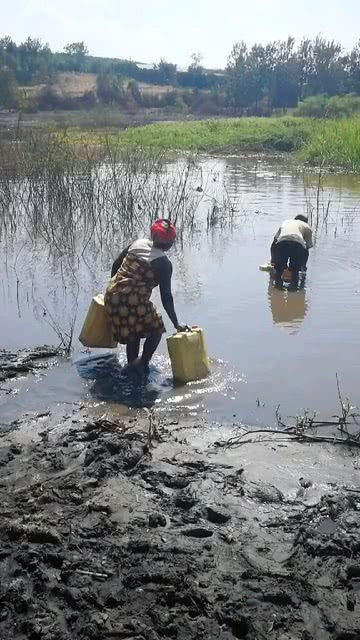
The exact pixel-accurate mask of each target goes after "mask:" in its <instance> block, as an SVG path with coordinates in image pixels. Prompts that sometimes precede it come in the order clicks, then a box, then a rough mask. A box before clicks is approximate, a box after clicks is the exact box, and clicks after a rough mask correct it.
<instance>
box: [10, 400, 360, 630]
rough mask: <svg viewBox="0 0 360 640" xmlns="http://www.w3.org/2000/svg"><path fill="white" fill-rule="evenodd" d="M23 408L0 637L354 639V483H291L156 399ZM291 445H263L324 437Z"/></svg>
mask: <svg viewBox="0 0 360 640" xmlns="http://www.w3.org/2000/svg"><path fill="white" fill-rule="evenodd" d="M27 420H28V418H25V419H24V421H23V422H22V421H21V420H18V421H17V423H16V424H14V425H12V428H11V429H9V430H8V432H7V433H4V434H3V435H2V437H0V492H1V503H0V504H1V506H0V575H1V581H0V638H1V640H5V639H6V640H7V639H10V638H13V639H16V640H23V639H29V640H70V639H71V640H75V639H82V640H97V639H99V640H100V639H104V638H122V639H128V640H130V639H131V640H158V639H159V638H178V639H179V640H185V639H186V640H191V639H194V640H195V638H196V639H202V638H203V639H205V638H206V639H208V638H214V639H215V638H219V639H221V640H231V639H233V638H247V639H248V640H258V639H261V638H271V639H272V638H273V639H279V640H295V639H296V640H311V639H314V640H315V639H316V640H318V639H320V640H330V639H334V640H355V639H358V638H360V607H359V597H360V593H359V586H360V536H359V534H358V531H359V524H360V489H359V490H358V489H357V488H356V486H355V485H354V486H344V485H342V484H341V482H340V481H339V479H338V478H334V482H329V481H327V482H323V483H322V485H321V490H320V491H318V492H317V493H316V494H312V493H311V491H312V484H313V482H314V478H317V477H318V474H319V470H316V469H315V470H314V476H313V477H312V478H304V477H300V478H299V479H298V490H297V491H296V493H292V494H291V495H290V494H289V493H288V492H286V491H284V490H283V489H282V488H281V487H279V483H277V482H276V479H275V478H274V484H272V482H269V480H268V478H267V477H266V475H264V474H262V469H261V466H258V468H257V473H256V476H255V477H256V479H254V474H252V475H250V474H249V473H248V471H247V469H246V468H244V466H243V465H242V454H241V453H240V452H239V453H238V454H237V455H234V456H232V457H230V458H229V459H226V458H225V457H220V455H219V454H218V453H216V452H215V451H213V450H211V449H206V447H205V448H204V449H203V450H200V449H196V448H194V447H193V446H192V445H191V443H189V442H188V440H187V439H186V438H187V433H188V431H187V429H188V428H189V429H194V428H197V429H202V428H204V426H203V425H200V424H198V425H196V424H194V423H188V424H184V423H183V422H182V421H181V420H180V421H179V422H177V421H174V420H172V421H168V422H166V420H163V419H162V420H161V421H160V420H159V419H158V418H157V417H156V415H155V414H153V413H151V412H150V413H149V414H148V415H147V416H144V417H137V418H126V419H124V420H121V421H116V422H114V421H112V420H108V419H106V417H103V418H101V419H92V418H91V417H89V416H88V415H87V414H86V412H85V410H79V408H76V407H73V408H72V409H71V410H69V409H67V411H66V413H65V412H64V415H63V417H62V418H61V419H58V420H57V421H55V422H54V419H53V418H52V417H51V416H50V415H48V416H46V415H43V416H40V417H38V418H36V419H34V420H33V423H32V424H33V427H32V436H31V438H30V439H29V438H22V435H21V434H22V432H23V431H24V428H25V427H26V426H27V422H26V421H27ZM25 431H26V429H25ZM292 446H295V445H291V444H290V445H289V447H288V449H287V450H284V449H281V448H280V447H283V444H282V443H281V441H280V440H279V441H277V440H276V437H275V436H274V440H273V442H272V443H271V444H262V443H259V445H258V447H260V448H261V447H263V449H264V451H265V448H266V447H267V450H266V452H265V453H266V454H267V455H271V453H273V455H274V456H275V455H277V454H279V455H286V456H287V457H288V458H289V457H290V458H291V456H292V455H293V454H294V453H296V456H297V457H299V456H301V451H306V455H308V456H309V455H313V457H314V461H316V459H317V458H318V454H319V451H320V448H323V447H327V446H329V445H319V444H311V445H305V444H304V445H302V444H297V445H296V446H297V449H296V451H295V450H293V449H292V448H291V447H292ZM309 451H310V452H311V454H309ZM282 452H284V454H283V453H282ZM331 455H337V454H336V453H334V454H331ZM342 455H343V456H345V457H346V456H347V455H348V459H347V458H346V464H348V465H349V466H351V465H352V466H353V468H354V473H355V477H357V476H356V473H358V471H357V463H358V456H357V454H356V453H354V451H352V452H349V453H348V454H347V453H346V452H343V453H342ZM293 457H294V456H293ZM254 464H257V458H256V456H254ZM294 464H296V460H295V462H294ZM314 464H315V462H314ZM315 496H316V497H315Z"/></svg>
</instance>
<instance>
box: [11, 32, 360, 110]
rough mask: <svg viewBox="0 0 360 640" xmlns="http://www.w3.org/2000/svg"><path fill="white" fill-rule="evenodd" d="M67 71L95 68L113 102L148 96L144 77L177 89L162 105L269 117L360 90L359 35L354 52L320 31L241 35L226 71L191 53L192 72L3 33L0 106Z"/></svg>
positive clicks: (105, 97)
mask: <svg viewBox="0 0 360 640" xmlns="http://www.w3.org/2000/svg"><path fill="white" fill-rule="evenodd" d="M65 71H79V72H84V73H95V74H96V75H97V77H98V86H97V99H99V100H100V101H103V102H107V103H111V104H113V103H117V104H122V103H124V101H126V100H127V99H128V97H129V95H130V94H131V99H132V100H133V101H135V102H139V103H140V102H141V101H143V102H144V98H143V97H142V96H141V94H140V92H139V91H138V88H137V86H136V83H137V82H146V83H150V84H159V85H171V86H172V87H173V88H174V91H173V92H169V93H168V94H167V97H166V96H163V97H162V101H163V102H164V103H166V101H168V102H169V103H171V101H172V102H173V103H174V102H176V100H178V101H179V100H180V99H181V100H182V101H183V102H184V104H185V106H187V108H195V107H194V105H195V106H196V104H197V105H199V104H200V105H202V106H203V107H204V104H205V106H206V108H207V109H209V110H211V108H212V109H213V110H214V111H216V110H218V111H219V112H221V111H226V110H231V109H232V110H235V111H238V112H243V113H249V114H250V113H254V114H258V115H266V114H268V113H271V112H272V111H273V110H274V109H286V108H290V107H295V106H297V105H298V103H299V101H302V100H304V99H306V98H308V97H309V96H318V95H326V96H337V95H339V96H343V95H346V94H351V93H353V94H355V95H360V41H359V42H358V43H357V44H356V45H355V46H354V47H353V49H352V50H351V51H349V52H346V51H344V49H343V48H342V46H341V45H340V44H339V43H337V42H335V41H334V40H326V39H325V38H323V37H321V36H318V37H316V38H315V39H306V38H305V39H303V40H302V41H301V42H300V43H299V44H296V42H295V39H294V38H291V37H289V38H287V39H286V40H277V41H273V42H269V43H268V44H266V45H262V44H254V45H253V46H250V47H249V46H248V45H247V44H246V43H245V42H244V41H241V42H238V43H236V44H235V45H234V46H233V48H232V51H231V53H230V55H229V58H228V63H227V67H226V69H225V70H224V71H223V72H213V71H207V70H206V69H205V68H204V67H203V65H202V58H201V56H200V55H199V54H193V56H192V62H191V64H190V65H189V67H188V69H187V71H180V70H178V68H177V66H176V65H175V64H172V63H169V62H167V61H166V60H160V62H159V63H157V64H154V65H153V66H152V67H151V68H143V67H142V66H141V65H139V64H137V63H136V62H133V61H130V60H120V59H115V58H114V59H112V58H100V57H96V56H91V55H89V51H88V49H87V47H86V45H85V44H84V42H74V43H70V44H68V45H67V46H66V47H65V48H64V51H63V52H52V51H51V49H50V47H49V46H48V45H47V44H43V43H42V42H41V41H40V40H38V39H36V38H27V40H25V41H24V42H22V43H20V44H16V43H15V42H14V41H13V40H12V39H11V38H10V37H9V36H6V37H3V38H1V39H0V106H5V107H6V106H13V105H12V103H13V102H14V101H16V100H15V98H16V96H17V95H18V94H17V93H16V91H17V87H18V86H28V85H37V84H48V85H50V84H51V82H52V81H53V80H54V78H55V77H56V75H57V74H58V73H59V72H65ZM130 79H131V81H130V85H129V80H130ZM125 80H126V83H125ZM129 92H130V93H129ZM176 92H177V93H176ZM202 94H206V98H205V97H204V95H202ZM154 100H155V98H154ZM145 102H146V100H145ZM158 102H159V100H158ZM160 102H161V101H160ZM144 106H152V105H151V104H149V105H147V104H144ZM154 106H163V105H162V104H159V105H157V104H155V105H154ZM204 108H205V107H204Z"/></svg>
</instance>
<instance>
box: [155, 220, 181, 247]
mask: <svg viewBox="0 0 360 640" xmlns="http://www.w3.org/2000/svg"><path fill="white" fill-rule="evenodd" d="M151 235H152V237H153V238H154V237H156V240H158V242H162V243H163V244H167V243H168V242H173V241H174V240H175V237H176V229H175V225H174V224H173V223H172V222H170V220H156V221H155V222H154V224H153V225H152V227H151Z"/></svg>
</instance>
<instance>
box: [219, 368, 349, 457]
mask: <svg viewBox="0 0 360 640" xmlns="http://www.w3.org/2000/svg"><path fill="white" fill-rule="evenodd" d="M336 388H337V395H338V398H339V403H340V415H338V416H332V417H331V418H332V419H331V420H315V418H316V412H309V411H305V412H304V413H303V414H302V415H297V416H291V417H292V418H293V420H295V424H292V425H289V424H287V423H286V422H285V421H284V420H283V418H282V417H281V415H280V405H278V406H277V407H276V410H275V416H276V421H277V424H278V427H279V428H278V429H250V430H248V429H246V430H245V431H243V433H241V434H239V435H235V436H232V437H231V438H228V439H227V440H220V441H218V442H215V443H214V446H215V447H216V448H218V447H222V448H230V447H240V446H242V445H244V444H252V443H254V442H258V440H257V438H256V436H258V435H259V434H266V435H269V434H276V435H278V436H281V437H280V438H278V439H277V441H286V440H289V441H291V440H294V441H297V442H328V443H330V444H342V445H344V444H345V445H347V446H349V447H359V446H360V429H358V430H357V431H356V432H355V433H351V432H350V431H349V426H350V424H351V425H352V426H354V425H356V426H359V423H358V422H357V418H358V417H359V414H358V413H355V410H356V407H354V406H352V405H351V403H350V400H349V398H345V401H344V400H343V396H342V393H341V389H340V382H339V377H338V374H337V373H336ZM349 419H351V423H350V421H349ZM324 427H325V428H334V427H336V428H337V430H338V431H339V432H340V434H341V436H336V435H332V434H329V435H318V434H316V433H309V431H310V430H317V429H321V428H324ZM248 436H255V437H250V438H248V439H246V440H245V439H244V438H247V437H248ZM261 441H262V442H271V438H269V439H267V440H261Z"/></svg>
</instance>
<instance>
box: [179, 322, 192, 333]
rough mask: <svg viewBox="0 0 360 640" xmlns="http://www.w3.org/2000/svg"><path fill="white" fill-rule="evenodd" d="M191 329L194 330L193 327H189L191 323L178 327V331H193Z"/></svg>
mask: <svg viewBox="0 0 360 640" xmlns="http://www.w3.org/2000/svg"><path fill="white" fill-rule="evenodd" d="M191 331H192V328H191V327H189V325H187V324H185V325H181V326H180V327H179V328H178V329H177V331H176V333H189V332H191Z"/></svg>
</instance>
